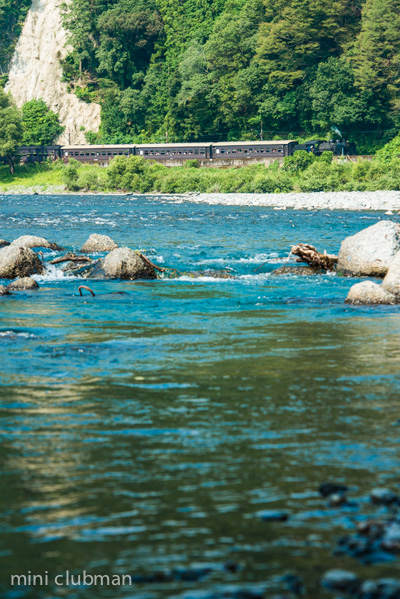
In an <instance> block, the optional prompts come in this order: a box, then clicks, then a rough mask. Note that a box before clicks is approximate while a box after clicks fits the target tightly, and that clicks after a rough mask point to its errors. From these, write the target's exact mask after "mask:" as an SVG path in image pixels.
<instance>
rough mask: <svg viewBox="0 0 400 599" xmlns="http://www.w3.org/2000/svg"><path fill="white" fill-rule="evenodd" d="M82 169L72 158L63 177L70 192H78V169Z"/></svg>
mask: <svg viewBox="0 0 400 599" xmlns="http://www.w3.org/2000/svg"><path fill="white" fill-rule="evenodd" d="M79 167H80V163H79V162H78V161H77V160H75V158H70V160H69V161H68V164H67V165H66V167H65V170H64V172H63V175H62V180H63V183H64V184H65V186H66V188H67V189H69V190H70V191H77V190H78V189H79V185H78V178H79V175H78V169H79Z"/></svg>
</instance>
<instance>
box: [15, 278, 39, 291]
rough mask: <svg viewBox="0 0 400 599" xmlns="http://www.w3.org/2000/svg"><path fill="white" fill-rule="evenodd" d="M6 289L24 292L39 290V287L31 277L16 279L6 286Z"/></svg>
mask: <svg viewBox="0 0 400 599" xmlns="http://www.w3.org/2000/svg"><path fill="white" fill-rule="evenodd" d="M7 289H8V290H9V291H24V290H32V289H39V285H38V284H37V283H36V281H35V279H32V277H23V278H22V279H16V280H15V281H13V282H12V283H10V284H9V285H7Z"/></svg>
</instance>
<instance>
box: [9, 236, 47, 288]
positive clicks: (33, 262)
mask: <svg viewBox="0 0 400 599" xmlns="http://www.w3.org/2000/svg"><path fill="white" fill-rule="evenodd" d="M43 271H44V267H43V264H42V263H41V261H40V260H39V258H38V256H37V255H36V254H35V252H34V251H33V250H31V249H30V248H24V247H19V246H16V245H12V244H11V245H9V246H7V247H5V248H2V249H1V250H0V278H1V279H16V278H18V277H21V278H22V277H29V276H30V275H33V274H42V273H43Z"/></svg>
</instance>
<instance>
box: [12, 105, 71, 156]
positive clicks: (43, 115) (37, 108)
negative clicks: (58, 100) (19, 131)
mask: <svg viewBox="0 0 400 599" xmlns="http://www.w3.org/2000/svg"><path fill="white" fill-rule="evenodd" d="M22 125H23V129H24V137H23V140H22V141H23V143H24V144H25V145H27V146H29V145H44V146H45V145H51V144H52V143H53V142H54V140H55V138H56V137H58V136H59V135H60V134H61V133H62V132H63V131H64V129H65V127H63V126H62V125H60V121H59V119H58V115H57V114H56V113H55V112H53V111H52V110H50V109H49V108H48V106H47V104H46V102H44V100H30V101H29V102H25V104H24V105H23V106H22Z"/></svg>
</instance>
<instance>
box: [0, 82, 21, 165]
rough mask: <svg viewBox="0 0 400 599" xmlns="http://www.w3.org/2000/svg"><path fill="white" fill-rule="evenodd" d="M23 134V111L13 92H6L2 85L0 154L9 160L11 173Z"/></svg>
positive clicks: (0, 91)
mask: <svg viewBox="0 0 400 599" xmlns="http://www.w3.org/2000/svg"><path fill="white" fill-rule="evenodd" d="M22 135H23V129H22V118H21V112H20V111H19V110H18V108H17V107H16V105H15V104H14V101H13V99H12V97H11V94H6V93H5V91H4V90H3V88H2V87H0V156H2V157H4V158H5V159H6V160H7V162H8V164H9V166H10V172H11V174H14V170H15V169H14V159H15V156H16V154H17V148H18V146H19V145H20V144H21V141H22Z"/></svg>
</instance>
